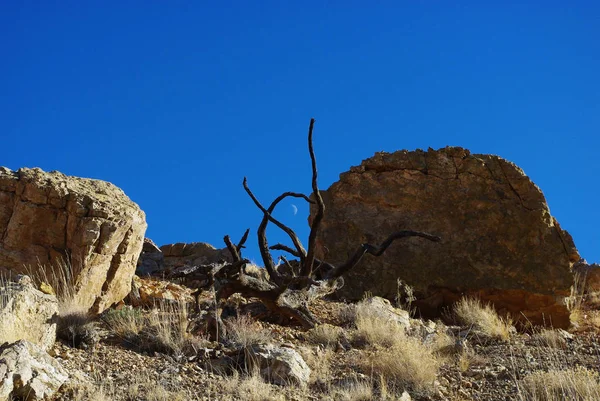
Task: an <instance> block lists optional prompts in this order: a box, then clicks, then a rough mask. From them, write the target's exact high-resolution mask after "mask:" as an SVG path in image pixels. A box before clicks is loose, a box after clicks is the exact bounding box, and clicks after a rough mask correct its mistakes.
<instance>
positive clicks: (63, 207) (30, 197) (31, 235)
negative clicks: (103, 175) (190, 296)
mask: <svg viewBox="0 0 600 401" xmlns="http://www.w3.org/2000/svg"><path fill="white" fill-rule="evenodd" d="M146 227H147V225H146V220H145V215H144V212H143V211H142V210H140V208H139V207H138V205H136V204H135V203H134V202H132V201H131V200H130V199H129V198H128V197H127V196H126V195H125V193H123V191H122V190H121V189H119V188H117V187H116V186H114V185H113V184H111V183H108V182H105V181H100V180H93V179H86V178H78V177H70V176H66V175H64V174H62V173H60V172H56V171H53V172H49V173H47V172H44V171H42V170H40V169H39V168H34V169H28V168H23V169H20V170H18V171H11V170H9V169H7V168H0V266H1V267H3V268H7V269H9V270H11V271H12V272H18V273H23V272H25V271H28V272H29V273H31V274H33V275H35V274H36V271H38V270H39V269H44V270H45V271H46V273H47V274H48V275H49V276H52V275H53V273H52V271H54V275H60V274H62V272H63V271H64V266H63V267H60V266H61V265H64V264H65V263H66V264H68V265H69V266H70V267H69V270H72V273H73V274H72V276H73V279H72V280H71V285H73V286H74V287H73V288H74V290H75V291H74V292H75V301H74V302H75V303H76V304H78V305H80V306H81V307H82V308H87V309H89V310H90V311H91V312H93V313H99V312H101V311H103V310H105V309H106V308H108V307H109V306H111V305H112V304H114V303H116V302H119V301H121V300H122V299H123V298H124V297H125V296H126V295H127V294H128V293H129V291H130V287H131V279H132V277H133V274H134V272H135V267H136V262H137V258H138V256H139V254H140V251H141V249H142V245H143V239H144V233H145V231H146Z"/></svg>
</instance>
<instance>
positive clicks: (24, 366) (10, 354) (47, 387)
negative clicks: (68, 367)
mask: <svg viewBox="0 0 600 401" xmlns="http://www.w3.org/2000/svg"><path fill="white" fill-rule="evenodd" d="M68 378H69V376H68V374H67V372H66V371H65V370H64V368H63V367H62V366H61V365H60V364H59V363H58V362H57V361H56V360H55V359H53V358H52V357H51V356H50V355H48V354H47V353H46V352H45V351H44V350H42V349H41V348H39V347H38V346H36V345H35V344H32V343H30V342H27V341H24V340H21V341H18V342H16V343H13V344H4V345H1V344H0V401H8V400H13V399H15V400H17V399H18V400H43V399H47V398H49V397H50V396H51V395H52V394H54V393H55V392H56V391H57V390H58V389H59V388H60V386H61V385H62V384H63V383H64V382H65V381H67V379H68Z"/></svg>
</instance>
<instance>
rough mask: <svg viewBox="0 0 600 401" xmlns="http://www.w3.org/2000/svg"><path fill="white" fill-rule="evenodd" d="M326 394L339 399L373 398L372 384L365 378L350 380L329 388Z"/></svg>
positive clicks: (366, 400)
mask: <svg viewBox="0 0 600 401" xmlns="http://www.w3.org/2000/svg"><path fill="white" fill-rule="evenodd" d="M328 393H329V394H328V395H329V396H330V397H331V399H333V400H340V401H371V400H374V399H375V394H374V392H373V385H372V384H371V383H370V382H368V381H366V380H350V381H348V382H346V383H343V384H341V385H339V386H337V387H334V388H331V389H329V391H328Z"/></svg>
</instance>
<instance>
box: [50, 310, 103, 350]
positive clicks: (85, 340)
mask: <svg viewBox="0 0 600 401" xmlns="http://www.w3.org/2000/svg"><path fill="white" fill-rule="evenodd" d="M56 335H57V337H58V338H60V339H62V340H64V341H65V342H66V343H67V344H68V345H70V346H71V347H77V348H86V349H87V348H89V347H93V346H94V345H95V344H97V343H98V341H99V339H100V334H99V330H98V325H97V323H96V322H94V320H93V318H92V316H90V315H89V314H88V313H87V312H70V313H67V314H65V315H61V316H60V318H59V319H58V325H57V330H56Z"/></svg>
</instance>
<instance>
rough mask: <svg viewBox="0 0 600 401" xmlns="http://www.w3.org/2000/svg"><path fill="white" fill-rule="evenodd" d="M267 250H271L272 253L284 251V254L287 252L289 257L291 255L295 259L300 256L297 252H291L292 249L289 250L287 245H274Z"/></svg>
mask: <svg viewBox="0 0 600 401" xmlns="http://www.w3.org/2000/svg"><path fill="white" fill-rule="evenodd" d="M269 249H271V250H273V251H284V252H287V253H289V254H290V255H292V256H295V257H297V258H299V257H300V254H299V253H298V252H297V251H295V250H293V249H292V248H290V247H289V246H287V245H283V244H275V245H273V246H271V247H269Z"/></svg>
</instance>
